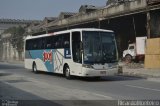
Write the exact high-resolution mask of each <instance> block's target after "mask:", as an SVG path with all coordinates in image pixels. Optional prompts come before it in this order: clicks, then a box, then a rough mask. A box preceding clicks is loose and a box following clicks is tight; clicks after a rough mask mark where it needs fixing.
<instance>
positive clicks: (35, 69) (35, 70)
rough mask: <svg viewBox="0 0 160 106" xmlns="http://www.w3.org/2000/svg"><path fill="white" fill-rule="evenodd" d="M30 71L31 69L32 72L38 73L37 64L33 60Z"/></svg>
mask: <svg viewBox="0 0 160 106" xmlns="http://www.w3.org/2000/svg"><path fill="white" fill-rule="evenodd" d="M32 71H33V72H34V73H38V70H37V65H36V63H35V62H34V63H33V65H32Z"/></svg>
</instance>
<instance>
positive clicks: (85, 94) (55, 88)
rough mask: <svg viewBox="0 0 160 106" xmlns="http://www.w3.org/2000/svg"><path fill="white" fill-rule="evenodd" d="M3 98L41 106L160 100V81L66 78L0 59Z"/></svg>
mask: <svg viewBox="0 0 160 106" xmlns="http://www.w3.org/2000/svg"><path fill="white" fill-rule="evenodd" d="M0 100H22V101H23V102H25V103H24V104H26V105H31V104H34V105H35V104H37V103H38V106H43V105H44V104H45V105H46V104H48V105H68V106H70V105H73V106H74V105H77V106H79V105H83V106H88V105H92V106H94V105H95V106H96V105H97V104H98V105H106V104H107V106H111V105H112V103H108V102H114V103H116V104H117V101H112V100H160V82H156V81H149V80H147V79H144V78H136V77H127V76H112V77H111V76H110V77H103V78H101V79H93V78H90V79H89V78H79V77H74V78H73V79H72V80H67V79H66V78H64V77H63V76H62V75H57V74H51V73H44V72H39V73H38V74H35V73H33V72H31V70H27V69H24V68H23V65H18V64H17V65H16V64H15V65H13V64H8V63H0ZM86 100H87V101H86ZM106 100H109V101H107V103H105V102H106ZM28 101H29V102H28ZM2 102H6V101H2ZM11 102H13V101H11ZM28 103H31V104H28ZM19 104H23V103H21V102H20V101H19ZM24 104H23V105H24Z"/></svg>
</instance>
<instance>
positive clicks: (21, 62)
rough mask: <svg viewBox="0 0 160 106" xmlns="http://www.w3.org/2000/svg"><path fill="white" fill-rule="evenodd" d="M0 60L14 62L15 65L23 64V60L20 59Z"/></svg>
mask: <svg viewBox="0 0 160 106" xmlns="http://www.w3.org/2000/svg"><path fill="white" fill-rule="evenodd" d="M0 62H3V63H9V64H15V65H24V61H20V60H0Z"/></svg>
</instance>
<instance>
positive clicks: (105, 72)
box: [82, 67, 118, 77]
mask: <svg viewBox="0 0 160 106" xmlns="http://www.w3.org/2000/svg"><path fill="white" fill-rule="evenodd" d="M117 74H118V68H110V69H99V70H97V69H92V68H84V67H83V68H82V76H84V77H95V76H114V75H117Z"/></svg>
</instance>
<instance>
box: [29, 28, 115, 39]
mask: <svg viewBox="0 0 160 106" xmlns="http://www.w3.org/2000/svg"><path fill="white" fill-rule="evenodd" d="M75 31H103V32H113V31H112V30H105V29H97V28H75V29H69V30H64V31H58V32H54V33H48V34H42V35H37V36H28V37H26V39H35V38H41V37H47V36H52V35H58V34H64V33H70V32H75Z"/></svg>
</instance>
